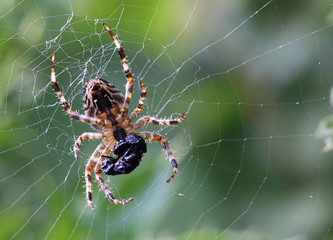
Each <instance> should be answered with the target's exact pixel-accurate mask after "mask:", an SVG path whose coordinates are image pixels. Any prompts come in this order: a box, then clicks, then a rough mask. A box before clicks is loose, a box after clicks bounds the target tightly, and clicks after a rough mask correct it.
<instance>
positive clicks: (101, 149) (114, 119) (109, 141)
mask: <svg viewBox="0 0 333 240" xmlns="http://www.w3.org/2000/svg"><path fill="white" fill-rule="evenodd" d="M103 25H104V27H105V28H106V29H107V31H108V32H109V33H110V36H111V37H112V39H113V42H114V43H115V45H116V48H117V50H118V53H119V56H120V58H121V63H122V65H123V69H124V73H125V76H126V79H127V83H126V87H125V90H126V92H125V97H124V96H123V94H122V93H121V92H120V91H119V90H118V89H117V88H116V87H115V86H113V85H112V84H110V83H109V82H107V81H104V80H102V79H100V78H94V79H90V80H89V81H88V82H87V83H86V85H85V87H84V90H83V108H84V115H82V114H80V113H78V112H75V111H73V110H72V109H71V108H70V106H69V105H68V102H67V100H66V99H65V97H64V95H63V94H62V93H61V91H60V89H59V86H58V84H57V82H56V76H55V71H54V60H55V54H54V53H53V55H52V66H51V83H52V87H53V89H54V91H55V92H56V94H57V96H58V98H59V99H60V102H61V104H62V105H63V107H64V109H65V110H66V112H67V114H68V115H69V116H70V117H71V118H74V119H76V120H78V121H80V122H85V123H88V124H90V125H91V126H92V127H93V128H94V129H96V130H97V131H99V132H86V133H83V134H81V136H79V137H78V138H77V140H76V141H75V143H74V150H73V151H74V156H75V159H77V157H78V151H79V146H80V144H81V142H82V141H83V140H86V139H98V138H102V139H103V140H102V143H100V144H99V145H98V147H97V148H96V149H95V151H94V152H93V154H92V155H91V157H90V158H89V160H88V162H87V165H86V168H85V174H84V177H85V181H86V200H87V203H88V205H89V207H90V208H91V210H93V211H95V210H96V209H95V208H94V206H93V204H92V186H91V171H92V170H93V168H94V167H95V169H94V172H95V177H96V180H97V182H98V184H99V185H100V187H101V188H102V190H103V191H104V193H105V195H106V197H107V198H108V199H109V201H110V202H113V203H115V204H125V203H128V202H130V201H132V200H133V198H129V199H127V200H118V199H116V198H115V197H114V196H113V195H112V193H111V191H110V190H109V188H108V187H107V185H106V184H105V182H104V180H103V179H102V177H101V172H102V170H101V165H102V162H103V159H106V158H107V157H108V156H109V155H110V154H111V152H112V151H113V149H114V145H115V144H116V143H117V142H119V141H120V140H122V139H124V138H125V137H126V136H128V135H129V134H135V135H137V136H139V137H142V138H143V139H145V140H149V141H156V142H160V143H161V144H162V146H163V148H164V150H165V152H166V154H167V156H168V159H169V162H170V164H171V166H172V167H173V173H172V175H171V177H170V178H169V179H168V180H167V182H170V181H171V180H172V179H173V178H174V177H175V175H176V173H177V170H178V163H177V161H176V159H175V158H174V156H173V154H172V152H171V150H170V148H169V144H168V142H167V140H166V139H165V138H163V136H162V135H160V134H158V133H153V132H136V131H137V130H139V129H140V128H142V127H143V126H144V125H146V124H148V123H152V124H155V125H175V124H178V123H180V122H181V121H183V120H184V119H185V117H186V115H185V113H184V114H183V115H182V117H180V118H176V119H158V118H155V117H151V116H144V117H141V118H140V119H138V120H137V121H136V122H135V123H134V124H132V123H131V122H132V120H133V119H135V118H136V117H137V116H138V115H139V114H140V112H141V110H142V108H143V103H144V99H145V97H146V88H145V87H144V85H143V82H142V81H140V86H141V96H140V99H139V104H138V106H137V108H136V109H135V110H134V111H133V112H132V113H131V114H128V106H129V103H130V101H131V97H132V91H133V79H132V74H131V72H130V69H129V67H128V64H127V60H126V57H125V53H124V50H123V48H122V47H121V46H120V43H119V42H118V40H117V39H116V37H115V36H114V35H113V33H112V32H111V30H110V29H109V27H108V26H107V25H106V24H105V23H103Z"/></svg>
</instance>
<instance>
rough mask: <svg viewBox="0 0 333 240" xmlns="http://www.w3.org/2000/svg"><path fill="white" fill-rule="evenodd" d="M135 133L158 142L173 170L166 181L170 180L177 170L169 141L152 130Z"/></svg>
mask: <svg viewBox="0 0 333 240" xmlns="http://www.w3.org/2000/svg"><path fill="white" fill-rule="evenodd" d="M135 134H136V135H138V136H140V137H142V138H143V139H145V140H148V141H156V142H160V143H161V144H162V146H163V148H164V150H165V152H166V154H167V156H168V159H169V162H170V164H171V166H172V168H173V172H172V175H171V177H170V178H169V179H168V180H167V181H166V182H167V183H168V182H170V181H171V180H172V179H173V178H174V177H175V176H176V174H177V171H178V163H177V161H176V159H175V157H174V156H173V154H172V152H171V150H170V147H169V143H168V141H167V140H166V139H165V138H163V137H162V135H160V134H158V133H152V132H136V133H135Z"/></svg>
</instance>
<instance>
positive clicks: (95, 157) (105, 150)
mask: <svg viewBox="0 0 333 240" xmlns="http://www.w3.org/2000/svg"><path fill="white" fill-rule="evenodd" d="M114 144H115V141H114V139H113V138H110V139H104V140H103V141H102V143H101V144H99V145H98V147H97V148H96V150H95V151H94V152H93V154H92V155H91V157H90V158H89V160H88V163H87V165H86V170H85V175H84V177H85V180H86V200H87V203H88V206H89V207H90V209H91V210H93V211H96V208H95V207H94V206H93V204H92V186H91V171H92V170H93V168H94V166H95V165H96V163H97V165H96V167H95V175H96V180H97V182H98V184H99V185H100V187H101V188H102V190H103V191H104V193H105V196H106V197H107V198H108V199H109V201H110V202H113V203H115V204H125V203H128V202H130V201H132V200H133V198H129V199H127V200H118V199H115V198H114V196H113V195H112V193H111V191H110V190H109V189H108V187H107V185H106V184H105V182H104V180H103V179H102V177H101V175H100V173H101V162H102V158H103V156H105V155H106V156H108V155H110V153H111V150H110V148H111V149H112V148H113V147H114Z"/></svg>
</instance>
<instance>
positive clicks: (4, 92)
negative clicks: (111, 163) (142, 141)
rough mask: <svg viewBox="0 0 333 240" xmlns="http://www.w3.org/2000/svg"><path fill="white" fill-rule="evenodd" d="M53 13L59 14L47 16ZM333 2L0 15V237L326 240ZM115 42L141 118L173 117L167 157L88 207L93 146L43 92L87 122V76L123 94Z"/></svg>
mask: <svg viewBox="0 0 333 240" xmlns="http://www.w3.org/2000/svg"><path fill="white" fill-rule="evenodd" d="M50 9H52V10H54V11H53V12H52V13H51V12H50ZM332 16H333V12H332V3H329V2H327V1H322V0H320V1H310V0H308V1H306V0H303V1H298V0H297V1H293V2H284V1H282V0H275V1H273V0H270V1H259V2H258V1H250V0H248V1H209V2H207V1H199V0H193V1H186V2H182V1H133V0H131V1H113V2H112V3H109V2H102V1H101V2H94V3H91V2H88V1H80V2H75V1H68V2H67V1H58V2H52V3H44V2H42V1H33V2H28V1H26V0H22V1H18V2H3V3H2V9H1V10H0V23H1V24H0V28H1V38H0V39H1V42H0V53H1V59H2V61H1V62H0V66H1V69H2V71H1V72H2V77H1V81H0V86H1V89H0V97H1V98H0V99H1V100H0V116H1V119H0V139H1V146H0V164H1V168H0V172H1V174H0V189H1V195H0V199H1V205H0V206H1V208H0V221H1V226H2V229H3V230H1V232H0V238H1V239H331V238H332V236H333V234H332V231H331V229H332V224H333V214H332V211H331V208H332V207H331V205H332V202H333V201H332V200H333V191H332V189H333V187H332V182H333V179H332V174H331V169H332V168H333V162H332V159H331V158H332V153H329V152H328V153H323V152H322V148H323V145H324V143H323V142H322V141H321V140H319V139H317V138H316V137H315V134H314V133H315V130H316V128H317V126H318V124H319V121H320V119H322V118H324V117H325V116H327V115H330V114H331V113H332V108H331V106H330V101H329V92H330V90H329V89H330V88H331V86H332V80H331V79H332V78H331V76H332V71H333V70H332V59H333V48H332V41H331V36H332V30H333V28H332V26H333V17H332ZM103 22H106V23H107V24H108V26H109V27H110V28H111V29H112V31H113V32H114V33H115V34H116V36H117V38H118V39H119V40H120V42H121V44H122V46H123V48H124V50H125V54H126V56H127V60H128V62H129V65H130V68H131V71H132V73H133V74H134V91H133V98H132V101H131V104H130V109H133V108H135V107H136V105H137V103H138V100H139V96H140V86H139V80H142V81H143V82H144V84H145V86H146V87H147V99H146V101H145V105H144V108H143V111H142V113H141V116H144V115H151V116H158V117H161V118H163V117H173V118H175V117H179V116H181V114H182V113H183V112H185V113H186V114H187V118H186V120H184V122H183V123H182V124H180V125H176V126H172V127H157V126H150V125H149V126H147V127H145V128H144V129H143V130H145V131H154V132H158V133H160V134H162V135H163V136H164V137H166V138H167V139H168V140H169V142H170V147H171V150H172V151H173V152H174V154H175V157H176V159H177V161H178V162H179V172H178V174H177V176H176V177H175V179H174V180H173V181H172V182H171V183H168V184H167V183H165V180H166V179H167V178H168V177H169V176H170V174H171V171H172V169H171V167H170V166H169V164H168V161H167V160H165V159H166V155H165V153H164V152H163V151H162V150H163V148H162V146H161V145H160V144H157V143H151V144H150V143H148V144H147V147H148V152H147V153H146V154H145V155H144V157H143V160H142V162H141V163H140V166H139V167H138V168H137V169H136V170H135V171H134V172H133V173H131V174H129V175H123V176H117V177H107V176H104V179H105V180H106V182H107V183H108V185H109V186H110V188H111V189H112V191H113V193H114V194H115V196H116V197H117V198H120V199H124V198H128V197H134V201H133V202H131V203H128V204H126V205H124V206H119V205H114V204H111V203H109V202H108V201H107V199H106V198H105V196H104V194H103V192H102V191H100V190H99V186H98V185H97V183H96V182H94V183H93V202H94V205H95V206H96V208H97V211H96V212H92V211H91V210H90V209H89V207H87V205H86V202H85V196H84V194H83V193H84V191H85V189H84V188H83V186H84V178H83V174H84V168H85V163H86V161H87V159H88V158H89V156H90V155H91V153H92V152H93V151H94V149H95V148H96V147H97V145H98V144H99V143H100V141H99V140H89V141H85V142H83V144H82V147H81V148H80V152H79V158H78V160H75V159H74V156H73V152H72V148H73V143H74V141H75V139H76V138H77V136H79V135H80V134H81V133H83V132H87V131H89V132H91V131H94V130H92V129H91V127H90V126H89V125H87V124H84V123H80V122H77V121H75V120H73V119H70V118H69V117H68V116H67V115H66V114H65V112H64V111H63V108H62V106H61V105H60V104H59V100H58V99H57V98H56V96H55V94H54V91H53V89H52V87H51V86H50V68H51V55H52V53H53V52H55V53H56V62H55V71H56V76H57V81H58V83H59V86H60V88H61V91H62V92H63V94H64V96H65V97H66V98H67V100H68V102H69V104H70V106H71V107H72V109H73V110H77V111H78V112H80V113H83V111H82V89H83V86H84V84H85V82H86V81H87V80H88V79H90V78H95V77H99V78H102V79H105V80H107V81H110V82H112V83H113V84H114V85H115V86H117V87H118V89H119V90H120V91H122V92H123V93H124V91H125V88H124V85H125V81H126V79H125V77H124V74H123V71H122V66H121V64H120V59H119V56H118V53H117V51H116V49H115V45H114V43H113V42H112V39H111V38H110V36H109V34H108V33H107V31H106V30H105V29H104V28H103V25H102V23H103Z"/></svg>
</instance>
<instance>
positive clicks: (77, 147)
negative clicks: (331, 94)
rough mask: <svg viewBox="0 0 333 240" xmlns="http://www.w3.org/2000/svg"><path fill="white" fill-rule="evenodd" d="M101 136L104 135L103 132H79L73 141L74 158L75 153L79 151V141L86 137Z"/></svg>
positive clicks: (95, 137)
mask: <svg viewBox="0 0 333 240" xmlns="http://www.w3.org/2000/svg"><path fill="white" fill-rule="evenodd" d="M103 137H104V136H103V134H102V133H99V132H86V133H83V134H81V135H80V136H79V137H78V138H77V139H76V141H75V143H74V148H73V152H74V156H75V159H77V153H78V151H79V147H80V145H81V142H82V141H83V140H86V139H98V138H103Z"/></svg>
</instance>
